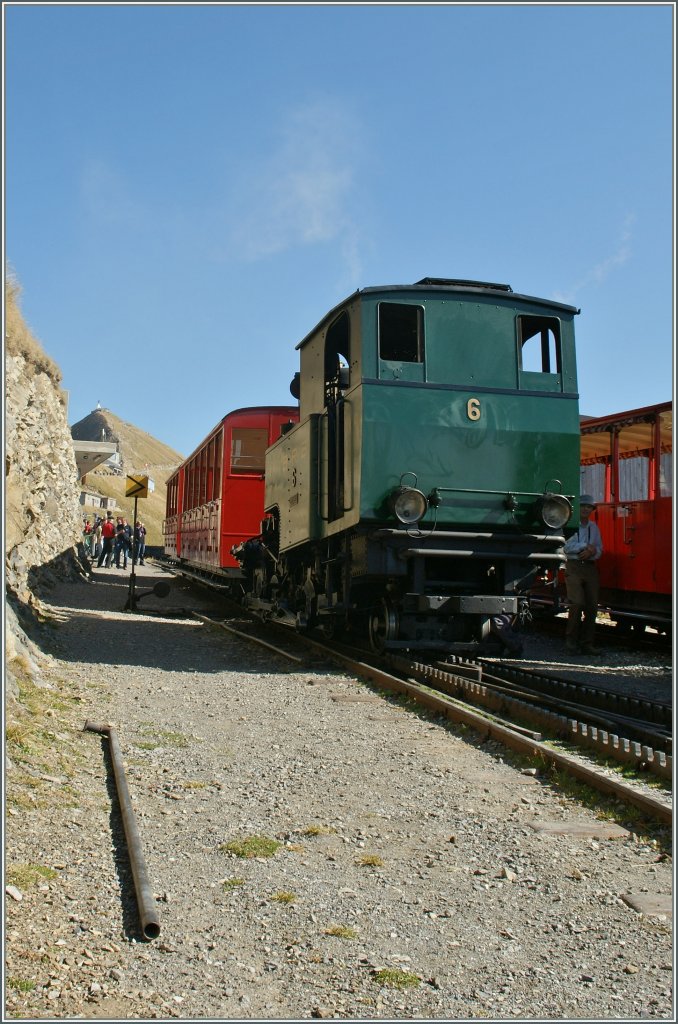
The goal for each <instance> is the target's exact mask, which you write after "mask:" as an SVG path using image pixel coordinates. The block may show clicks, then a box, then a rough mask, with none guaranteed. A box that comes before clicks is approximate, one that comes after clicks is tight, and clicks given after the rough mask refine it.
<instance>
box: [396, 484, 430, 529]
mask: <svg viewBox="0 0 678 1024" xmlns="http://www.w3.org/2000/svg"><path fill="white" fill-rule="evenodd" d="M389 502H390V505H391V509H392V511H393V514H394V515H395V517H396V519H399V520H400V522H401V523H403V525H404V526H413V525H414V524H415V523H418V522H419V520H420V519H423V518H424V516H425V515H426V512H427V510H428V501H427V500H426V496H425V495H424V494H422V493H421V491H418V490H417V489H416V487H402V486H401V487H398V488H397V489H396V490H395V491H393V493H392V494H391V497H390V498H389Z"/></svg>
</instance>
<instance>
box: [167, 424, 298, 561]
mask: <svg viewBox="0 0 678 1024" xmlns="http://www.w3.org/2000/svg"><path fill="white" fill-rule="evenodd" d="M298 420H299V409H298V408H297V406H279V405H276V406H256V407H253V408H247V409H236V410H235V411H234V412H230V413H228V415H227V416H224V418H223V419H222V420H221V422H220V423H218V424H217V426H216V427H215V428H214V429H213V430H212V431H211V433H210V434H208V436H207V437H206V438H205V440H204V441H203V442H202V443H201V444H200V445H198V447H197V448H196V450H195V451H194V452H193V454H192V455H190V456H189V457H188V458H187V459H186V460H185V462H183V463H182V464H181V466H179V468H178V469H177V470H176V472H175V473H173V475H172V476H171V477H170V478H169V480H168V481H167V506H166V513H165V522H164V524H163V532H164V535H165V554H166V555H168V556H169V557H170V558H177V559H181V561H183V562H186V563H189V564H191V565H193V566H195V567H196V568H198V569H203V570H206V571H208V572H216V573H220V574H222V575H226V576H240V575H241V571H240V565H239V563H238V562H237V561H236V560H235V559H234V558H233V556H232V555H231V548H232V547H233V545H234V544H239V543H241V541H243V540H246V539H247V538H248V537H252V536H256V535H257V534H258V533H259V530H260V528H261V520H262V518H263V514H264V456H265V453H266V449H267V448H269V447H270V446H271V445H272V444H273V443H274V442H275V441H277V440H278V438H279V437H280V435H281V433H284V432H285V429H286V428H287V427H288V426H289V425H291V424H293V423H297V422H298Z"/></svg>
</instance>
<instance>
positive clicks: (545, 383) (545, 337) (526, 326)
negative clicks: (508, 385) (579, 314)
mask: <svg viewBox="0 0 678 1024" xmlns="http://www.w3.org/2000/svg"><path fill="white" fill-rule="evenodd" d="M518 360H519V362H518V365H519V368H520V370H521V371H522V372H523V373H528V374H535V375H536V374H539V375H540V377H536V376H535V377H530V378H526V379H525V380H524V381H523V384H524V385H526V386H531V387H534V388H536V389H538V390H540V385H541V386H542V387H543V389H544V390H552V389H553V381H554V379H555V378H556V376H557V375H559V374H561V373H562V355H561V348H560V321H559V320H557V319H556V318H555V317H548V316H519V317H518ZM540 378H541V379H540ZM549 378H551V380H549Z"/></svg>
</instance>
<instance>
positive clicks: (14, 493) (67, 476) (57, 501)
mask: <svg viewBox="0 0 678 1024" xmlns="http://www.w3.org/2000/svg"><path fill="white" fill-rule="evenodd" d="M18 296H19V286H18V284H17V282H16V281H15V280H12V279H10V280H9V281H8V282H7V284H6V286H5V304H6V339H5V340H6V353H5V355H6V358H5V410H6V412H5V430H6V435H5V436H6V440H5V516H6V530H5V572H6V578H5V579H6V585H7V589H8V591H9V593H10V595H11V596H13V597H14V598H16V599H18V601H19V602H20V603H21V604H22V605H30V604H31V603H32V602H33V600H34V596H35V594H36V593H37V592H39V590H40V587H41V586H42V585H44V584H45V583H50V582H52V581H53V580H54V579H55V578H57V577H59V576H62V575H63V574H64V573H72V572H77V571H79V568H80V566H79V562H78V551H77V545H78V543H79V541H80V521H81V520H80V506H79V496H80V483H79V480H78V471H77V467H76V462H75V455H74V453H73V444H72V442H71V435H70V431H69V429H68V423H67V420H66V408H65V404H64V401H63V395H62V390H61V373H60V371H59V368H58V367H57V366H56V365H55V363H54V362H52V360H51V359H50V358H49V356H47V355H46V354H45V352H44V350H43V348H42V346H41V345H40V343H39V342H38V341H37V340H36V338H35V337H34V336H33V334H32V333H31V331H30V330H29V328H28V326H27V325H26V323H25V321H24V318H23V316H22V314H21V311H20V308H19V304H18Z"/></svg>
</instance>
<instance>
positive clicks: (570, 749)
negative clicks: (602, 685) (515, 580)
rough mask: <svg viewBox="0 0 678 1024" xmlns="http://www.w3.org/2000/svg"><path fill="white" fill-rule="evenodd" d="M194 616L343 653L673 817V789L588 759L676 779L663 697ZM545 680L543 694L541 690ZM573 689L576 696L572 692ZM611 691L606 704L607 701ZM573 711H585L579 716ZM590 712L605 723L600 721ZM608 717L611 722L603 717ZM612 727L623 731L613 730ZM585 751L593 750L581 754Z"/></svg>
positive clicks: (366, 675) (356, 669)
mask: <svg viewBox="0 0 678 1024" xmlns="http://www.w3.org/2000/svg"><path fill="white" fill-rule="evenodd" d="M236 607H237V606H236ZM194 615H195V616H196V617H197V618H199V619H201V620H202V621H204V622H205V623H206V624H210V625H214V626H215V627H216V628H223V629H226V630H228V631H231V632H235V633H237V634H238V635H240V636H241V637H242V638H245V639H247V640H250V641H252V642H255V643H261V644H263V645H264V646H266V647H269V648H271V647H273V649H274V650H275V651H276V652H277V653H278V654H280V655H282V656H284V657H286V658H289V659H291V660H296V661H298V657H297V655H295V654H294V653H291V652H290V651H289V647H290V646H293V647H294V648H295V649H296V650H298V649H299V646H302V647H304V648H306V649H307V650H312V651H315V652H317V653H318V654H321V655H323V656H325V657H330V658H333V659H335V660H336V659H338V660H340V662H341V663H342V665H343V666H344V667H345V668H346V669H347V670H349V671H351V672H353V673H354V674H355V675H357V676H358V677H360V678H363V679H366V680H368V681H370V682H371V683H373V684H374V685H376V686H377V687H379V688H380V689H383V690H387V691H390V692H394V693H398V694H401V695H403V696H405V697H407V698H408V699H411V700H413V701H414V702H416V703H417V704H418V705H420V706H423V707H425V708H427V709H428V710H429V711H432V712H433V713H435V714H439V715H442V716H444V717H446V718H448V719H449V720H451V721H454V722H457V723H462V724H464V725H466V726H470V727H471V728H473V729H474V730H476V731H477V732H479V733H480V734H481V735H485V736H487V737H491V738H492V739H494V740H496V741H498V742H500V743H502V744H503V745H505V746H506V747H508V748H510V749H512V750H514V751H515V752H517V753H520V754H522V755H524V756H526V757H529V758H538V759H539V760H541V761H542V762H543V763H546V764H549V765H552V766H554V767H555V768H557V769H558V770H559V771H564V772H566V773H567V774H569V775H571V776H573V777H575V778H576V779H578V780H579V781H581V782H584V783H586V784H587V785H588V786H590V787H591V788H593V789H596V790H598V791H599V792H602V793H605V794H607V795H609V796H612V797H613V798H615V799H617V800H620V801H622V802H624V803H626V804H630V805H632V806H634V807H636V808H638V809H639V810H640V811H641V812H642V813H643V814H644V815H645V816H647V817H649V818H652V819H654V820H658V821H660V822H662V823H663V824H669V825H670V824H671V823H672V807H671V802H670V800H669V799H668V797H667V796H666V795H665V796H664V797H663V798H662V797H661V796H654V795H652V794H649V793H648V792H647V791H646V788H642V789H641V788H639V787H636V786H633V785H632V784H631V783H630V782H627V781H624V780H622V779H621V778H619V777H618V775H617V774H616V773H614V772H610V770H609V767H606V766H605V765H600V764H597V763H595V762H594V761H591V760H590V756H591V754H594V755H595V756H596V757H597V758H602V759H604V760H605V761H609V760H614V761H616V762H621V763H622V764H623V765H625V766H627V767H629V766H630V767H632V768H635V769H637V770H638V771H639V772H645V773H647V772H652V773H654V774H655V776H658V777H659V778H662V779H665V780H669V779H670V778H671V774H672V756H671V753H670V750H671V735H670V709H668V708H667V707H666V706H665V705H661V704H659V703H656V702H650V701H643V702H633V701H629V699H628V698H626V699H624V698H618V699H617V701H616V702H615V700H614V696H615V695H610V694H609V693H607V694H606V693H605V691H602V690H600V691H596V690H594V689H592V688H591V687H576V684H572V683H569V682H568V681H566V680H559V679H556V678H554V677H545V676H542V675H537V674H536V673H530V672H528V671H527V670H522V671H521V670H518V669H516V668H515V667H514V666H502V670H501V672H500V671H498V670H497V669H496V666H494V665H493V666H492V667H493V671H492V672H491V673H490V672H489V671H488V667H487V665H485V664H483V663H482V662H480V661H478V662H460V663H459V664H449V663H444V664H443V663H437V664H424V663H422V662H418V661H413V660H409V659H407V658H404V657H402V656H398V657H392V658H389V659H383V658H382V659H376V658H375V657H373V656H371V655H369V654H367V652H364V651H357V650H355V649H353V648H348V647H345V646H342V645H339V644H336V643H329V642H327V641H321V640H320V639H316V638H311V637H309V636H304V635H300V634H296V633H293V632H291V631H290V630H289V628H286V627H283V626H277V625H276V624H275V623H268V624H267V627H266V637H267V639H266V640H264V639H263V638H262V637H261V636H259V635H257V634H258V633H260V632H261V629H258V628H257V627H258V626H259V625H260V624H259V623H258V622H257V620H255V619H251V620H247V628H246V629H244V628H238V629H235V628H234V626H233V625H229V622H228V621H220V620H217V619H215V618H212V617H209V616H203V615H198V614H197V613H194ZM236 615H237V620H231V621H238V622H239V625H242V624H243V619H244V617H245V616H244V613H243V610H242V608H237V612H236ZM274 637H275V638H276V640H279V642H280V643H279V645H277V646H276V645H273V644H271V642H270V641H271V639H273V638H274ZM504 669H506V672H504ZM528 679H529V681H530V683H531V685H530V686H529V687H528V686H527V680H528ZM536 682H538V683H539V686H536V685H535V684H536ZM540 688H541V689H542V690H543V691H544V692H541V693H540V692H539V690H540ZM530 691H531V692H530ZM546 691H550V693H549V692H546ZM559 691H563V693H564V695H563V693H560V692H559ZM573 691H574V692H573ZM554 692H555V693H556V696H553V693H554ZM575 693H576V695H577V697H578V700H577V701H575V700H574V699H573V698H574V695H575ZM588 698H590V700H589V699H588ZM606 699H607V700H608V701H609V704H608V705H605V700H606ZM636 704H640V705H643V711H644V713H645V714H646V715H647V717H646V718H643V719H642V721H641V720H639V719H635V720H634V718H633V712H635V711H636V710H637V708H636V706H635V705H636ZM575 709H576V711H577V714H578V717H573V714H574V711H575ZM584 715H586V719H585V718H584ZM591 719H593V720H594V721H595V722H597V723H598V724H593V721H591ZM601 721H602V722H603V723H604V725H605V726H607V728H605V727H603V726H601V725H600V724H599V723H601ZM632 726H633V730H632V729H631V727H632ZM613 728H616V729H618V730H619V731H618V732H614V731H612V729H613ZM623 729H624V730H625V731H626V732H632V734H633V736H638V735H641V736H642V737H643V739H644V740H647V741H650V740H651V741H652V742H653V744H654V745H653V746H650V745H649V742H641V740H638V739H635V738H629V737H628V736H626V735H625V732H623V731H622V730H623ZM660 744H661V748H660ZM582 751H585V754H586V755H587V756H582Z"/></svg>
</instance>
